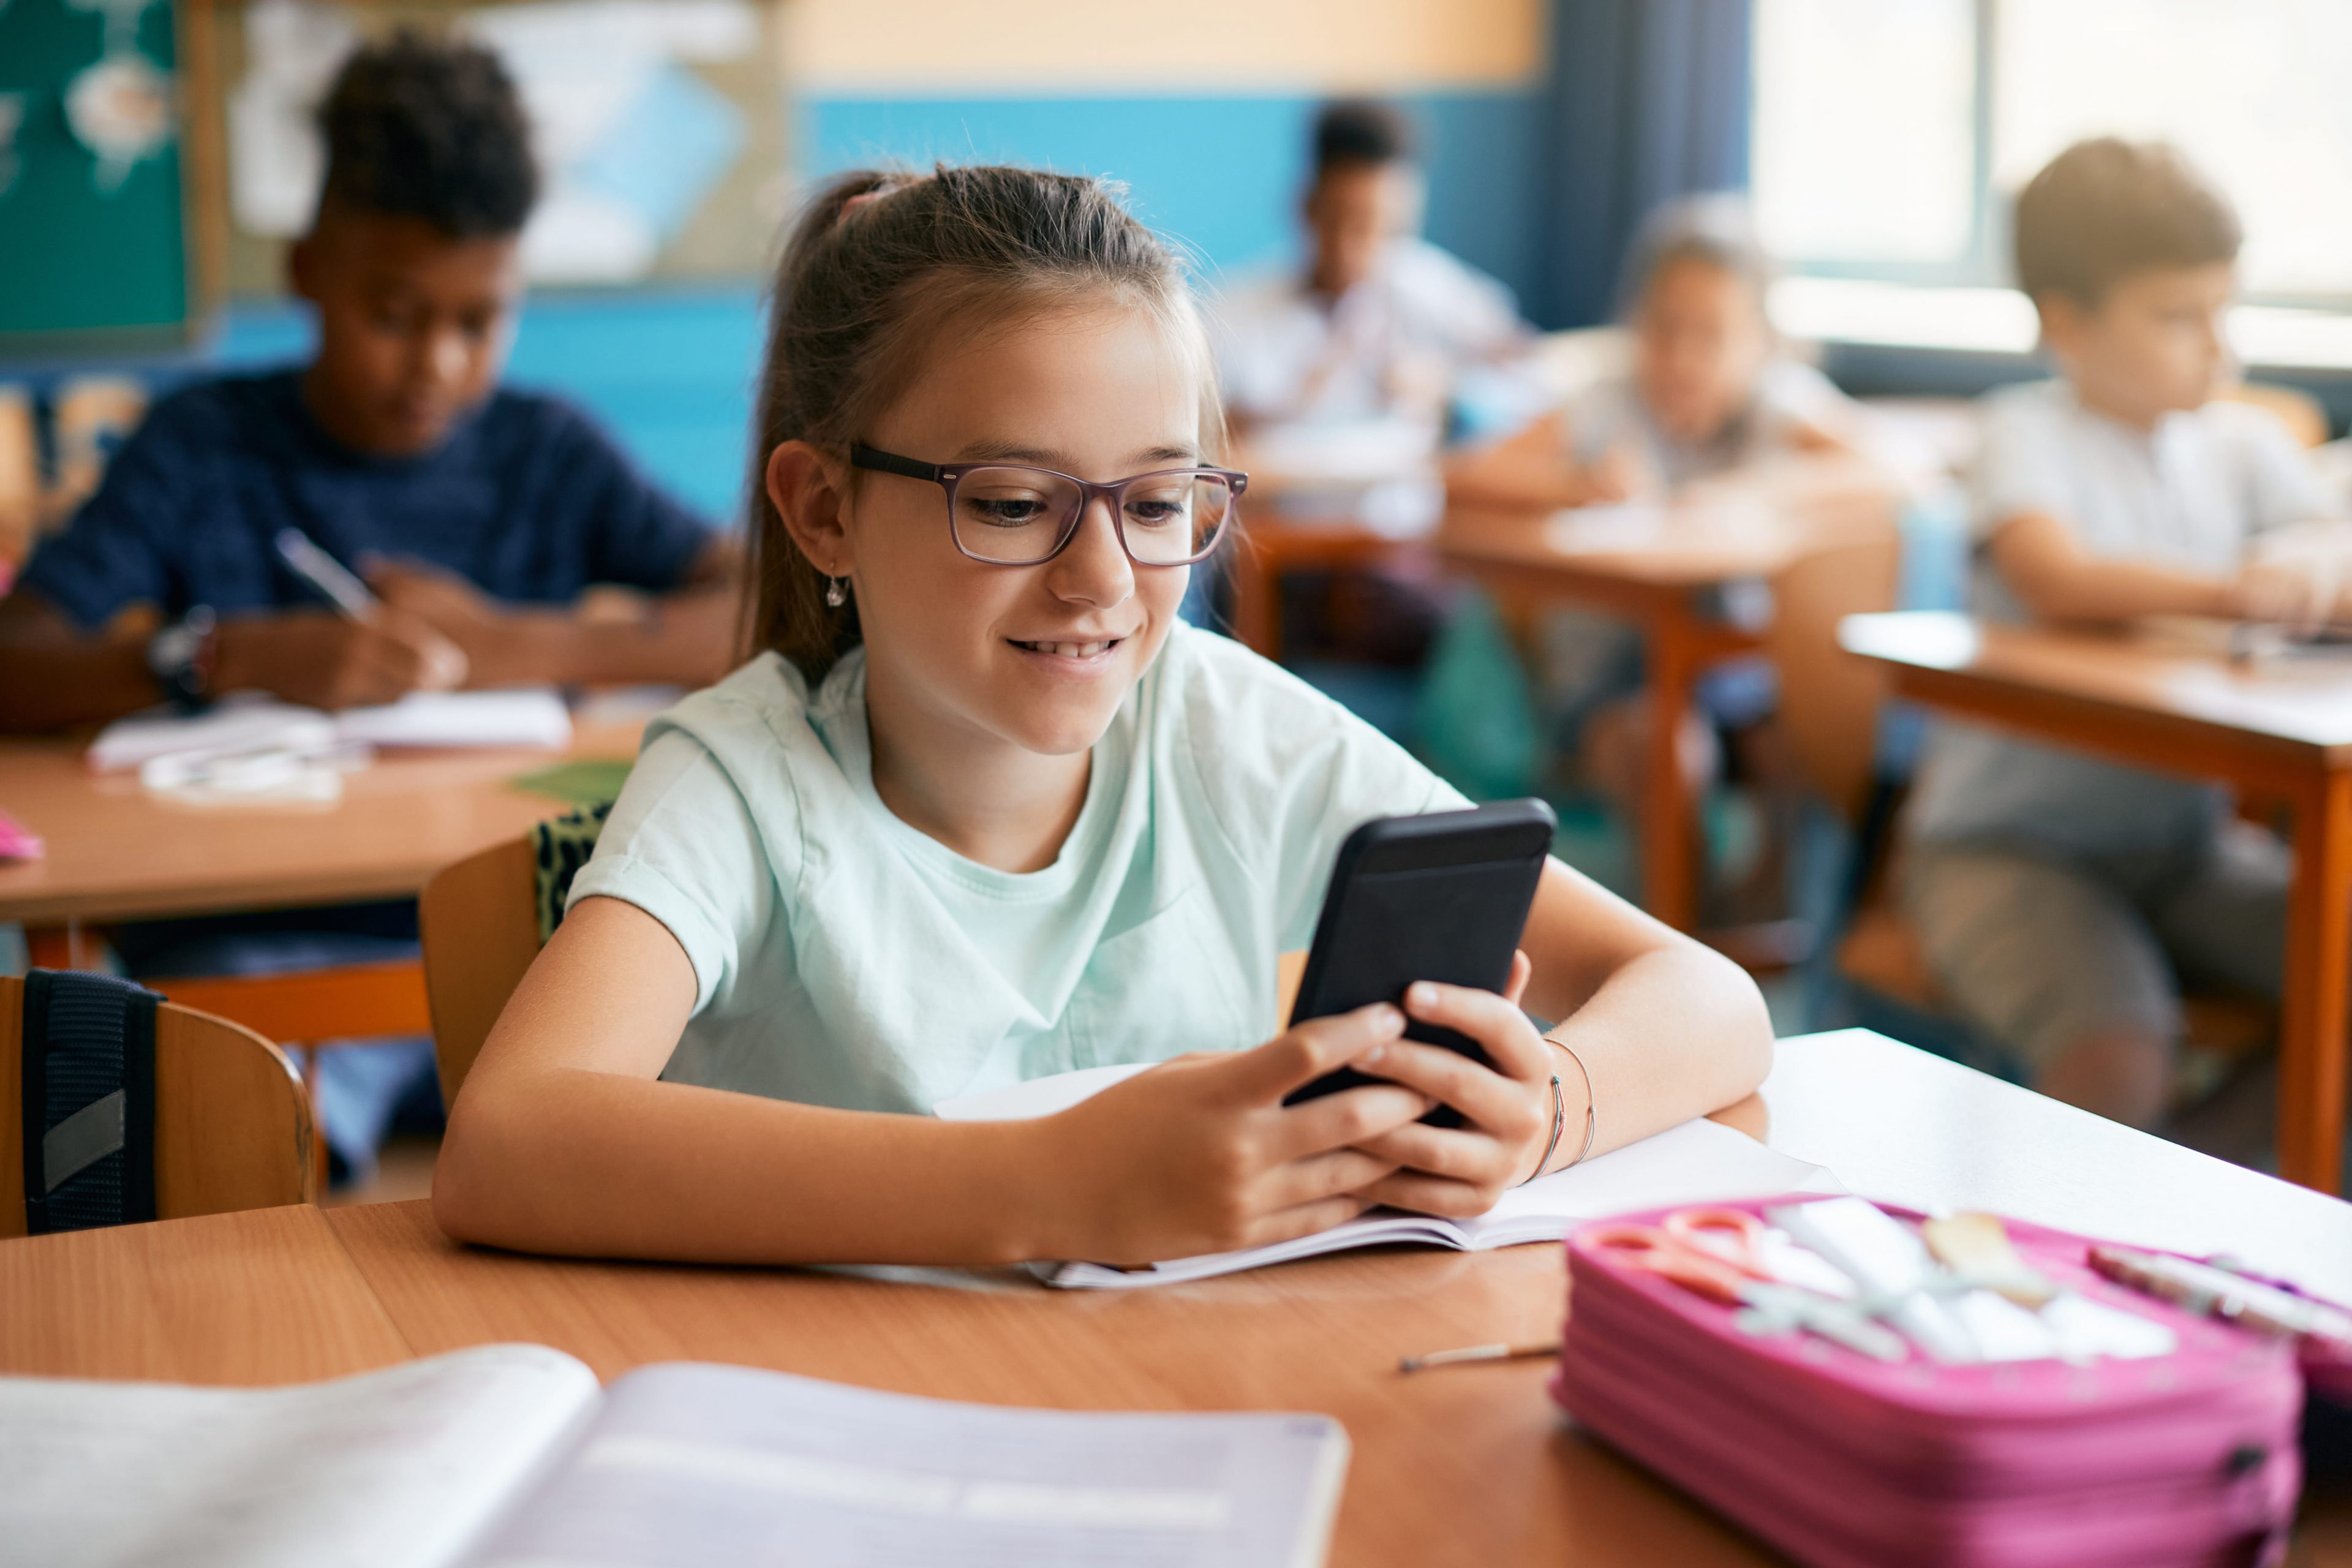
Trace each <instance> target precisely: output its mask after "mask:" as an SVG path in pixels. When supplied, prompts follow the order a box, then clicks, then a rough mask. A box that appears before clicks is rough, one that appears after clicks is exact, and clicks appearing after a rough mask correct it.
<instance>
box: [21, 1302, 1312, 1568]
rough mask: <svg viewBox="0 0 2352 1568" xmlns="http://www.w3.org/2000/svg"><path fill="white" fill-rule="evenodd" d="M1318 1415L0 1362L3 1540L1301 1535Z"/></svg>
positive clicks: (1157, 1549)
mask: <svg viewBox="0 0 2352 1568" xmlns="http://www.w3.org/2000/svg"><path fill="white" fill-rule="evenodd" d="M1347 1466H1348V1437H1347V1434H1346V1432H1345V1431H1344V1430H1343V1429H1342V1428H1341V1427H1340V1426H1339V1423H1338V1422H1336V1421H1333V1420H1332V1419H1330V1418H1329V1417H1328V1416H1324V1415H1269V1414H1255V1413H1253V1414H1242V1415H1207V1414H1200V1415H1139V1414H1138V1415H1129V1414H1102V1413H1097V1412H1070V1411H1060V1410H1014V1409H1004V1408H1000V1407H997V1406H993V1405H960V1404H950V1403H948V1402H946V1401H943V1400H936V1399H919V1398H915V1397H913V1396H911V1395H908V1394H877V1393H873V1392H871V1391H869V1390H866V1389H859V1388H849V1387H845V1386H843V1385H841V1384H831V1383H821V1382H818V1381H815V1380H814V1379H811V1378H804V1377H792V1376H787V1375H785V1374H784V1373H772V1372H759V1371H753V1370H751V1369H749V1368H744V1367H730V1366H711V1365H704V1364H700V1363H689V1362H681V1363H671V1364H668V1365H662V1366H649V1367H644V1368H641V1369H639V1370H638V1371H635V1372H633V1373H629V1374H627V1375H626V1376H625V1377H622V1378H619V1379H617V1380H616V1381H615V1382H614V1384H613V1386H612V1387H611V1388H610V1389H599V1388H598V1386H597V1384H596V1374H595V1373H593V1372H591V1371H590V1370H589V1369H588V1368H587V1367H586V1366H585V1365H584V1364H583V1363H580V1362H578V1361H575V1360H573V1359H572V1357H570V1356H568V1355H565V1354H563V1353H562V1352H559V1351H554V1350H551V1349H548V1348H547V1347H546V1346H543V1345H485V1346H481V1347H479V1348H477V1349H474V1350H467V1351H458V1352H454V1353H452V1354H449V1355H443V1356H436V1357H434V1358H432V1359H430V1360H427V1361H418V1362H410V1363H406V1364H405V1365H402V1366H396V1367H393V1368H390V1369H389V1370H386V1371H383V1372H374V1373H365V1374H363V1375H362V1376H358V1377H347V1378H342V1379H339V1380H337V1381H335V1382H331V1383H316V1384H299V1385H296V1386H293V1387H288V1388H265V1389H220V1388H188V1387H182V1386H179V1385H175V1384H137V1383H81V1382H68V1381H64V1380H53V1379H44V1378H6V1379H0V1558H5V1560H6V1561H8V1562H11V1563H44V1564H47V1565H48V1568H129V1565H130V1564H134V1563H137V1564H146V1563H173V1564H177V1565H181V1568H215V1565H218V1568H229V1565H231V1564H234V1565H236V1568H278V1565H284V1568H296V1565H299V1568H318V1565H321V1564H331V1565H334V1568H443V1565H445V1564H453V1565H454V1564H467V1565H473V1568H488V1565H503V1568H525V1565H530V1568H547V1565H550V1564H556V1563H564V1564H583V1565H584V1564H592V1563H593V1564H601V1565H604V1568H655V1565H656V1564H658V1565H662V1568H668V1565H672V1564H677V1565H679V1568H684V1565H686V1564H702V1563H754V1562H757V1563H783V1562H790V1563H793V1564H795V1565H796V1568H797V1565H805V1568H832V1565H835V1564H840V1565H844V1568H846V1565H848V1564H872V1563H926V1564H929V1563H938V1564H958V1563H974V1564H980V1563H986V1564H1002V1563H1024V1564H1034V1565H1038V1568H1053V1565H1055V1564H1068V1565H1071V1568H1076V1565H1077V1564H1083V1563H1108V1562H1121V1563H1151V1564H1153V1565H1154V1568H1161V1565H1165V1568H1190V1565H1194V1564H1198V1565H1200V1568H1211V1565H1216V1568H1223V1565H1224V1564H1238V1565H1242V1568H1309V1565H1312V1564H1316V1563H1321V1562H1322V1561H1323V1559H1324V1553H1325V1551H1326V1548H1327V1547H1328V1543H1329V1537H1330V1529H1331V1520H1332V1516H1333V1513H1334V1511H1335V1510H1336V1509H1337V1507H1338V1503H1339V1488H1340V1483H1341V1481H1342V1479H1344V1477H1345V1475H1346V1471H1347Z"/></svg>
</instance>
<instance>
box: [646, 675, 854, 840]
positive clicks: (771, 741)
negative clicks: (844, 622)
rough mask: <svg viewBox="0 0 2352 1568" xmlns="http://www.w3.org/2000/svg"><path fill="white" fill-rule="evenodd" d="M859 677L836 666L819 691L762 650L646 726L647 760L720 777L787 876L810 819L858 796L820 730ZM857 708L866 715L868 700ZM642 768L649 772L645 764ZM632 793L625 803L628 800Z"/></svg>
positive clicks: (687, 804) (671, 772)
mask: <svg viewBox="0 0 2352 1568" xmlns="http://www.w3.org/2000/svg"><path fill="white" fill-rule="evenodd" d="M859 673H861V671H859V670H856V669H848V668H839V667H836V669H835V678H834V679H830V680H828V681H826V682H825V683H824V686H823V687H821V688H820V689H819V690H818V691H817V692H816V693H814V694H812V693H811V692H810V690H809V687H808V682H807V680H806V679H805V678H804V677H803V675H802V674H801V672H800V670H799V669H798V668H795V667H794V666H793V663H792V661H791V660H789V659H787V658H783V656H782V655H781V654H777V653H773V652H770V653H762V654H761V655H760V656H759V657H757V658H753V659H752V660H751V662H750V663H748V664H745V665H743V666H742V667H741V668H738V669H737V670H735V671H734V672H733V673H732V674H730V675H729V676H727V677H726V678H725V679H721V680H720V681H719V682H718V683H717V684H716V685H712V686H706V687H704V688H703V689H701V690H699V691H696V692H692V693H690V694H688V696H686V697H684V698H682V699H680V700H678V701H677V703H676V704H674V705H673V706H671V707H669V708H667V709H666V710H663V711H662V712H661V713H659V714H657V715H656V716H655V718H654V720H653V721H652V722H651V723H649V724H648V725H646V734H645V742H644V746H643V749H642V751H641V752H640V756H641V758H644V759H652V758H654V757H656V755H659V756H660V757H661V758H662V759H663V761H664V763H665V764H666V765H665V766H664V767H662V768H659V769H656V770H653V771H654V772H655V773H656V777H657V778H658V779H660V780H662V781H671V780H672V779H673V778H674V776H676V775H686V774H692V775H696V776H699V777H704V778H709V777H711V776H712V775H716V777H717V778H718V779H720V780H723V781H724V782H725V784H726V786H728V787H729V789H730V791H731V793H732V794H733V795H736V796H738V797H740V801H741V803H742V809H743V813H744V816H746V817H748V819H749V821H750V823H751V825H752V826H753V828H754V829H755V831H756V832H757V833H758V835H759V837H760V838H761V840H762V842H763V847H764V848H765V850H766V852H767V855H768V857H769V859H770V862H771V864H772V865H773V866H775V868H777V869H778V870H779V871H780V872H781V873H784V874H785V876H786V879H787V881H788V882H789V880H790V873H791V872H792V870H793V868H795V867H796V866H797V864H798V862H799V860H800V858H801V857H800V853H799V851H800V849H801V847H802V846H803V840H804V837H805V834H804V825H805V823H806V821H807V819H808V818H809V817H811V816H824V815H825V814H826V813H827V812H828V811H829V810H832V809H835V808H838V807H842V806H845V805H847V804H848V802H849V800H850V798H851V796H852V795H853V793H854V792H853V791H852V790H851V788H850V785H849V784H848V782H847V780H846V778H845V775H844V774H843V772H842V766H841V763H839V762H838V761H836V760H835V757H834V755H833V753H832V752H831V751H830V750H829V749H828V748H827V746H826V744H825V742H824V738H823V737H822V736H821V735H820V734H819V732H818V728H817V726H818V723H819V721H820V720H821V718H822V712H821V710H824V709H826V708H827V707H828V706H839V704H838V703H837V702H835V697H836V696H837V693H836V692H835V686H836V685H840V684H848V683H851V682H853V681H854V680H855V679H856V676H857V675H858V674H859ZM850 706H851V707H852V708H853V709H854V710H856V711H857V712H859V713H862V712H863V703H862V701H860V702H855V703H852V704H851V705H850ZM639 771H646V769H645V767H644V765H643V763H641V764H640V770H639ZM631 777H632V780H633V781H634V779H635V773H633V774H632V775H631ZM649 782H653V781H649ZM628 794H629V792H627V791H625V792H624V795H623V805H624V806H626V805H629V804H631V803H630V802H629V800H628ZM677 807H678V809H680V810H688V811H691V810H696V809H698V808H699V807H698V802H697V801H696V800H694V799H692V798H679V799H678V800H677Z"/></svg>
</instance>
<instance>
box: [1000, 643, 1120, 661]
mask: <svg viewBox="0 0 2352 1568" xmlns="http://www.w3.org/2000/svg"><path fill="white" fill-rule="evenodd" d="M1021 646H1022V647H1025V648H1030V649H1032V650H1034V651H1035V652H1037V653H1050V654H1053V655H1055V657H1057V658H1094V656H1095V655H1097V654H1098V653H1101V652H1103V651H1104V650H1106V649H1107V648H1108V647H1110V646H1111V645H1110V644H1109V643H1108V642H1033V643H1023V644H1022V645H1021Z"/></svg>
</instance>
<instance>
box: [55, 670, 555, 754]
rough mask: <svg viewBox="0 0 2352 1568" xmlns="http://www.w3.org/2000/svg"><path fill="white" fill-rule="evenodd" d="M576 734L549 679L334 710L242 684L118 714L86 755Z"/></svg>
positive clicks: (524, 741)
mask: <svg viewBox="0 0 2352 1568" xmlns="http://www.w3.org/2000/svg"><path fill="white" fill-rule="evenodd" d="M571 742H572V715H571V713H570V712H569V711H568V710H566V709H565V708H564V706H563V699H562V697H561V696H560V695H559V694H558V693H557V692H556V691H555V689H553V688H551V687H544V686H527V687H513V688H509V689H503V690H496V691H415V692H411V693H410V694H409V695H407V696H406V697H404V698H402V699H401V700H399V701H397V702H388V703H385V704H383V706H381V707H374V708H347V709H345V710H343V711H341V713H335V714H328V713H321V712H320V711H319V710H317V709H315V708H297V707H294V706H293V705H291V704H290V703H285V702H278V701H273V700H270V699H268V698H266V697H259V696H256V695H252V694H239V695H237V696H234V697H231V698H229V699H227V700H224V701H222V702H220V703H218V704H217V705H215V707H213V708H211V709H208V710H205V712H202V713H194V714H184V713H176V712H173V711H172V710H169V709H156V710H150V711H148V712H145V713H134V714H131V716H130V717H129V718H125V719H118V720H116V721H114V722H113V723H111V724H109V725H108V726H107V727H106V728H105V729H103V730H100V731H99V732H98V738H97V739H96V740H94V741H92V742H90V745H89V765H90V766H91V767H93V768H96V769H98V770H99V771H100V772H102V773H103V772H111V771H113V770H114V769H117V768H132V767H138V766H141V765H142V764H143V763H149V762H152V761H153V760H154V759H155V758H157V757H165V756H216V757H228V756H237V755H243V754H247V753H251V752H294V753H297V754H299V755H317V754H320V753H322V752H330V751H331V750H333V749H335V748H336V747H338V746H387V747H391V746H420V747H429V746H446V747H467V746H530V747H544V748H561V747H562V746H566V745H569V744H571Z"/></svg>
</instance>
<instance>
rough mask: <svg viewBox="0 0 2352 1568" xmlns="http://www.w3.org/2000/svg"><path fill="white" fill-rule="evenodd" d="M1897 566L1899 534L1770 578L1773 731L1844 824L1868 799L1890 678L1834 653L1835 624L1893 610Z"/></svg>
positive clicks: (1847, 544)
mask: <svg viewBox="0 0 2352 1568" xmlns="http://www.w3.org/2000/svg"><path fill="white" fill-rule="evenodd" d="M1901 559H1902V539H1901V536H1900V535H1899V534H1897V533H1895V531H1893V530H1892V529H1887V530H1884V531H1872V532H1869V533H1867V534H1857V535H1855V536H1853V537H1850V538H1844V539H1841V540H1840V541H1839V542H1836V543H1833V544H1830V545H1827V546H1825V547H1824V548H1822V549H1821V550H1819V551H1816V552H1811V553H1809V554H1806V555H1804V556H1802V557H1801V558H1800V559H1798V560H1797V561H1796V562H1794V563H1791V564H1790V565H1789V566H1787V567H1785V568H1783V569H1782V570H1781V571H1780V573H1779V574H1777V575H1776V576H1775V577H1774V578H1773V579H1772V625H1771V627H1770V629H1769V631H1768V632H1766V634H1765V637H1764V647H1765V652H1766V654H1767V655H1768V656H1769V658H1771V660H1772V664H1773V667H1774V668H1776V669H1777V670H1778V671H1779V672H1780V724H1781V727H1782V729H1783V731H1785V733H1786V734H1787V736H1788V740H1789V744H1790V750H1791V751H1792V752H1795V754H1796V757H1797V761H1798V763H1799V765H1800V766H1801V767H1802V768H1803V769H1804V772H1805V775H1806V778H1807V780H1808V782H1809V783H1811V784H1812V786H1813V788H1814V789H1815V790H1816V791H1818V792H1819V793H1820V795H1821V796H1822V799H1823V800H1825V801H1827V802H1828V803H1829V804H1830V805H1832V807H1833V808H1835V809H1836V811H1837V812H1838V814H1839V815H1840V816H1843V817H1844V818H1845V819H1846V821H1848V822H1849V823H1852V822H1855V821H1858V820H1859V819H1860V817H1861V816H1862V813H1863V810H1864V807H1865V806H1866V805H1868V803H1869V800H1870V794H1871V787H1872V784H1873V783H1874V779H1875V775H1876V763H1877V754H1878V715H1879V710H1881V709H1882V708H1884V707H1885V703H1886V698H1887V694H1888V691H1889V689H1890V679H1891V678H1890V677H1889V676H1888V675H1887V674H1886V672H1885V668H1884V667H1883V666H1880V665H1876V664H1873V663H1871V662H1869V661H1868V660H1865V659H1861V658H1855V657H1854V656H1853V654H1850V653H1848V652H1846V651H1845V650H1844V649H1843V648H1842V647H1839V646H1838V640H1837V632H1838V623H1839V622H1840V621H1842V620H1843V619H1844V618H1845V617H1846V616H1853V615H1862V614H1865V613H1867V612H1870V611H1874V610H1888V609H1892V608H1894V607H1895V576H1896V573H1897V570H1898V569H1899V566H1900V563H1901Z"/></svg>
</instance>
